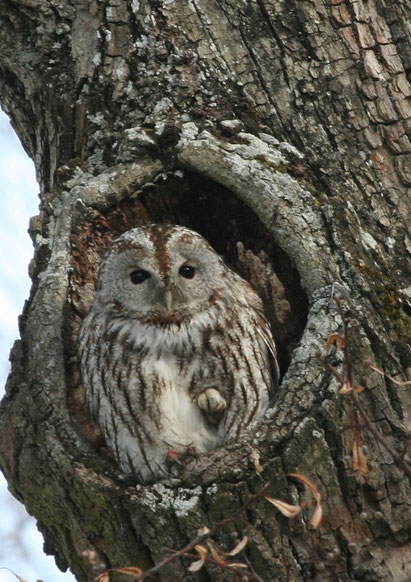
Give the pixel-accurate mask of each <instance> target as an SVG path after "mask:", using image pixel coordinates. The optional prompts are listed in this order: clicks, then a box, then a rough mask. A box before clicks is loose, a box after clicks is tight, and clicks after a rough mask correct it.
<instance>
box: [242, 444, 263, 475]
mask: <svg viewBox="0 0 411 582" xmlns="http://www.w3.org/2000/svg"><path fill="white" fill-rule="evenodd" d="M243 443H244V444H245V446H246V447H247V448H248V449H249V451H250V455H251V458H252V460H253V464H254V469H255V471H256V473H262V472H263V471H264V467H263V466H262V465H261V463H260V455H259V454H258V452H257V451H256V450H255V448H254V447H252V446H251V445H250V443H247V442H246V441H243Z"/></svg>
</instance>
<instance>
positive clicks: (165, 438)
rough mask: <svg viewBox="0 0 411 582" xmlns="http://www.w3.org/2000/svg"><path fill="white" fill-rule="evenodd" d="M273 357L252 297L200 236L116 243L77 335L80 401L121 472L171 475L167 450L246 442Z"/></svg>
mask: <svg viewBox="0 0 411 582" xmlns="http://www.w3.org/2000/svg"><path fill="white" fill-rule="evenodd" d="M275 355H276V351H275V345H274V341H273V339H272V336H271V331H270V327H269V324H268V322H267V320H266V317H265V315H264V311H263V306H262V302H261V300H260V298H259V297H258V296H257V294H256V293H255V292H254V291H253V290H252V288H251V286H250V285H249V284H248V283H247V282H246V281H245V280H243V279H242V278H241V277H239V275H237V274H236V273H234V272H233V271H231V270H230V269H229V268H228V267H227V266H226V265H225V263H224V262H223V261H222V259H221V258H220V257H219V256H218V255H217V253H216V252H215V251H214V250H213V249H212V247H211V246H210V245H209V244H208V242H207V241H206V240H205V239H204V238H202V237H201V236H200V235H199V234H198V233H196V232H194V231H192V230H189V229H188V228H184V227H181V226H164V225H149V226H144V227H140V228H135V229H132V230H130V231H128V232H126V233H124V234H123V235H122V236H120V237H119V238H118V239H117V240H115V241H114V242H113V243H112V245H111V247H110V249H109V251H108V253H107V254H106V256H105V258H104V259H103V261H102V264H101V268H100V274H99V279H98V287H97V291H96V295H95V298H94V301H93V304H92V306H91V309H90V311H89V313H88V315H87V317H86V318H85V320H84V322H83V324H82V327H81V330H80V335H79V359H80V368H81V375H82V381H83V385H84V389H85V394H86V400H87V403H88V406H89V408H90V411H91V413H92V415H93V417H94V418H95V420H96V421H97V422H98V424H99V426H100V428H101V430H102V432H103V435H104V438H105V440H106V443H107V446H108V447H109V448H110V449H111V451H112V453H113V455H114V457H115V458H116V459H117V461H118V463H119V464H120V466H121V468H122V469H123V470H124V471H125V472H131V473H134V474H135V476H136V477H137V479H138V480H140V481H143V482H149V481H155V480H157V479H161V478H164V477H166V476H167V464H166V458H167V455H168V453H169V451H170V450H174V451H176V452H177V453H179V452H180V453H183V452H184V451H186V450H187V448H189V447H191V448H194V449H195V450H196V451H197V452H198V453H202V452H205V451H208V450H210V449H213V448H215V447H218V446H220V445H223V444H224V443H226V442H229V441H234V440H237V439H241V438H243V437H244V436H245V435H246V433H247V430H248V429H249V427H250V425H251V423H253V421H255V420H258V419H260V418H261V417H262V416H263V414H264V412H265V410H266V408H267V407H268V405H269V401H270V398H271V396H272V391H273V388H274V387H275V385H276V383H277V380H278V367H277V363H276V359H275Z"/></svg>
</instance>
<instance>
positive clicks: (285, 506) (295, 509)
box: [263, 495, 306, 518]
mask: <svg viewBox="0 0 411 582" xmlns="http://www.w3.org/2000/svg"><path fill="white" fill-rule="evenodd" d="M263 497H264V499H267V501H269V502H270V503H272V504H273V505H275V507H276V508H277V509H278V510H279V511H281V513H282V514H283V515H285V517H289V518H292V517H296V516H297V515H298V514H299V513H300V511H301V510H302V509H303V506H304V507H305V505H306V504H305V505H304V504H302V505H290V504H289V503H286V502H285V501H281V499H274V498H273V497H269V496H268V495H263Z"/></svg>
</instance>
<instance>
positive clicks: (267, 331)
mask: <svg viewBox="0 0 411 582" xmlns="http://www.w3.org/2000/svg"><path fill="white" fill-rule="evenodd" d="M259 315H260V325H259V326H258V327H257V333H258V335H259V336H260V337H261V339H262V340H263V342H264V345H265V346H266V348H267V352H268V360H269V365H270V370H271V378H272V389H273V391H274V390H276V389H277V387H278V381H279V378H280V369H279V367H278V362H277V348H276V347H275V343H274V340H273V336H272V335H271V328H270V324H269V323H268V321H267V319H266V318H265V315H264V314H259Z"/></svg>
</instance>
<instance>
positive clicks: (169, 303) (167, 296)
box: [164, 289, 173, 311]
mask: <svg viewBox="0 0 411 582" xmlns="http://www.w3.org/2000/svg"><path fill="white" fill-rule="evenodd" d="M164 301H165V304H166V307H167V311H171V306H172V304H173V295H172V293H171V291H170V289H166V290H165V293H164Z"/></svg>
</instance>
